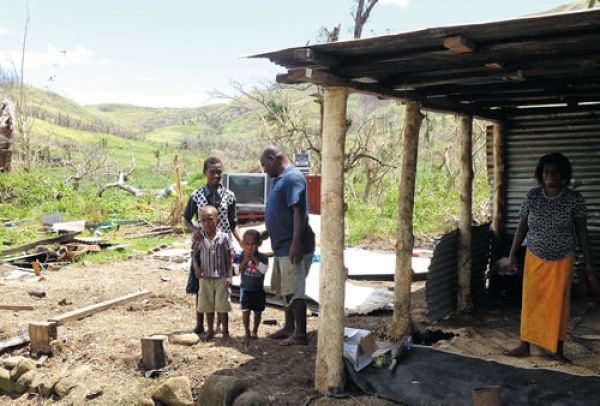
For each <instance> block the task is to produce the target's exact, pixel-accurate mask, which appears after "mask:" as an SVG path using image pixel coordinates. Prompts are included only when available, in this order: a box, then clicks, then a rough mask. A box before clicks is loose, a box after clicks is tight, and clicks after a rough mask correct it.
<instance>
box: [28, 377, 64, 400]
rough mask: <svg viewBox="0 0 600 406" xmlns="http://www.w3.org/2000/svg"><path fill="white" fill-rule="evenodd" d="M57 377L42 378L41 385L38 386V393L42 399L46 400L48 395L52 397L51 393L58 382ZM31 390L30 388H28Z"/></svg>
mask: <svg viewBox="0 0 600 406" xmlns="http://www.w3.org/2000/svg"><path fill="white" fill-rule="evenodd" d="M58 379H59V377H58V376H45V377H43V378H42V384H41V385H40V386H38V388H39V390H40V392H39V393H41V394H42V396H43V397H45V398H47V397H50V395H52V391H53V390H54V387H55V386H56V383H57V382H58ZM32 386H33V382H32ZM30 388H31V386H30Z"/></svg>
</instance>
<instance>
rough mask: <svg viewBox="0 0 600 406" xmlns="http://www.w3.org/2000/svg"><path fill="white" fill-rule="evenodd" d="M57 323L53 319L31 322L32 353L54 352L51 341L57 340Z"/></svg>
mask: <svg viewBox="0 0 600 406" xmlns="http://www.w3.org/2000/svg"><path fill="white" fill-rule="evenodd" d="M57 333H58V332H57V324H56V322H52V321H38V322H35V323H29V340H30V341H31V343H30V351H31V352H32V353H42V354H52V348H51V347H50V342H51V341H52V340H56V337H57V336H58V334H57Z"/></svg>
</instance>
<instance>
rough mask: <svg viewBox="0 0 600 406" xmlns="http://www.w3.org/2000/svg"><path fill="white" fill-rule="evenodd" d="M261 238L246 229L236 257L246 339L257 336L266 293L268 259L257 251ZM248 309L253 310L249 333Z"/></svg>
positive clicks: (256, 232)
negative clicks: (251, 326) (238, 267)
mask: <svg viewBox="0 0 600 406" xmlns="http://www.w3.org/2000/svg"><path fill="white" fill-rule="evenodd" d="M261 242H262V240H261V238H260V233H259V232H258V231H256V230H247V231H246V232H245V233H244V236H243V237H242V248H243V250H244V251H243V252H242V253H241V254H240V256H239V257H238V258H237V261H236V262H238V263H239V265H240V275H241V279H242V281H241V288H240V296H241V297H240V307H241V308H242V315H243V320H244V329H245V330H246V339H251V338H252V339H257V338H258V326H259V325H260V318H261V315H262V312H263V310H265V301H266V295H265V290H264V287H263V285H264V281H265V273H266V272H267V268H268V267H269V259H268V258H267V256H266V255H264V254H261V253H260V252H258V247H259V246H260V244H261ZM250 311H253V312H254V327H253V328H252V333H250Z"/></svg>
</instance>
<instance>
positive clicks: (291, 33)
mask: <svg viewBox="0 0 600 406" xmlns="http://www.w3.org/2000/svg"><path fill="white" fill-rule="evenodd" d="M565 2H568V0H562V1H561V0H557V1H555V0H502V1H489V0H454V1H452V0H447V1H444V0H380V4H379V5H377V6H376V7H375V9H374V11H373V13H372V15H371V19H370V20H369V22H368V23H367V26H366V27H365V29H364V32H363V37H367V36H372V35H378V34H387V33H396V32H404V31H412V30H416V29H422V28H428V27H435V26H444V25H454V24H465V23H476V22H483V21H493V20H501V19H506V18H513V17H519V16H522V15H526V14H530V13H535V12H539V11H544V10H548V9H551V8H553V7H556V6H558V5H560V4H564V3H565ZM25 4H26V1H25V0H0V10H2V19H0V64H2V65H3V66H7V64H9V65H10V63H11V61H14V62H15V63H16V64H17V65H18V64H19V61H20V48H21V43H22V38H23V32H24V25H25V16H26V12H25V10H26V7H25ZM352 4H353V1H352V0H302V1H300V0H297V1H292V0H289V1H288V0H214V1H208V0H172V1H164V0H162V1H157V0H103V1H92V0H30V2H29V10H30V22H29V30H28V39H27V53H26V59H25V81H26V82H28V83H29V84H33V85H35V86H38V87H47V88H49V89H50V90H52V91H55V92H57V93H60V94H63V95H65V96H67V97H70V98H72V99H74V100H76V101H78V102H80V103H83V104H90V103H103V102H118V103H131V104H137V105H147V106H173V107H182V106H199V105H202V104H205V103H207V102H210V101H211V99H210V95H211V93H213V92H214V91H220V92H225V93H228V92H230V89H231V87H230V83H231V81H238V82H241V83H244V84H247V85H249V84H252V83H255V82H261V81H266V80H273V79H274V78H275V74H276V73H278V72H281V71H282V70H281V68H279V67H277V66H275V65H272V64H270V63H269V62H267V61H263V60H251V59H246V58H243V57H244V56H246V55H251V54H256V53H260V52H263V51H271V50H276V49H280V48H287V47H292V46H299V45H303V44H306V43H307V41H310V42H311V43H315V42H316V38H317V34H318V31H319V29H320V28H321V27H322V26H326V27H333V26H335V25H337V24H338V23H341V24H342V39H349V38H351V36H352V34H351V27H352V18H351V15H350V9H351V5H352ZM50 77H53V78H54V79H53V80H49V78H50Z"/></svg>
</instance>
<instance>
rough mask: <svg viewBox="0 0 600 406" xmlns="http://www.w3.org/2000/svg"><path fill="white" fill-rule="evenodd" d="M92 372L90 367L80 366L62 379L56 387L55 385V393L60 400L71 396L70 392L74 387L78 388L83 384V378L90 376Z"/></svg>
mask: <svg viewBox="0 0 600 406" xmlns="http://www.w3.org/2000/svg"><path fill="white" fill-rule="evenodd" d="M90 371H91V369H90V367H88V366H87V365H80V366H78V367H75V368H73V369H72V370H70V371H69V372H67V374H66V375H64V376H63V377H61V378H60V379H59V380H58V382H57V383H56V385H54V393H56V395H57V396H58V397H59V398H62V397H64V396H66V395H68V394H69V391H71V389H73V388H74V387H76V386H78V385H79V383H80V382H81V380H82V378H83V377H84V376H85V375H87V374H89V373H90Z"/></svg>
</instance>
